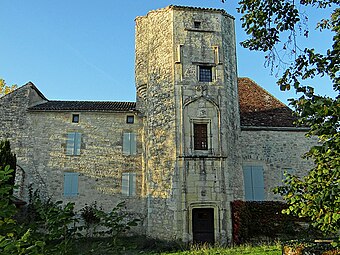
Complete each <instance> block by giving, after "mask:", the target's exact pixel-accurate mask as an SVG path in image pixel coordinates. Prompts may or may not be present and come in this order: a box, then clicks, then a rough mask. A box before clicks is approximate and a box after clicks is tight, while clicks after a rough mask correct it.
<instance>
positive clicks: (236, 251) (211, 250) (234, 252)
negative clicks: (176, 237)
mask: <svg viewBox="0 0 340 255" xmlns="http://www.w3.org/2000/svg"><path fill="white" fill-rule="evenodd" d="M161 254H162V255H215V254H223V255H229V254H230V255H241V254H242V255H243V254H252V255H281V247H280V245H279V244H277V245H259V246H250V245H247V246H238V247H232V248H223V247H192V248H191V249H190V250H187V251H178V252H170V253H161Z"/></svg>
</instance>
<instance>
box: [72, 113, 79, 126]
mask: <svg viewBox="0 0 340 255" xmlns="http://www.w3.org/2000/svg"><path fill="white" fill-rule="evenodd" d="M71 118H72V119H71V122H72V123H75V124H78V123H79V121H80V114H79V113H72V115H71Z"/></svg>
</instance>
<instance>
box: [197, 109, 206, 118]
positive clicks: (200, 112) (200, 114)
mask: <svg viewBox="0 0 340 255" xmlns="http://www.w3.org/2000/svg"><path fill="white" fill-rule="evenodd" d="M197 115H198V117H201V118H203V117H207V109H204V108H201V109H198V114H197Z"/></svg>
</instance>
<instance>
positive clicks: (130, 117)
mask: <svg viewBox="0 0 340 255" xmlns="http://www.w3.org/2000/svg"><path fill="white" fill-rule="evenodd" d="M134 122H135V116H126V123H128V124H133V123H134Z"/></svg>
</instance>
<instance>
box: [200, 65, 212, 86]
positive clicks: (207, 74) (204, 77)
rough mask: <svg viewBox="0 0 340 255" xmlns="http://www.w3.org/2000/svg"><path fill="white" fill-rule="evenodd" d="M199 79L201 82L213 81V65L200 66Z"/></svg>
mask: <svg viewBox="0 0 340 255" xmlns="http://www.w3.org/2000/svg"><path fill="white" fill-rule="evenodd" d="M198 69H199V74H198V80H199V81H201V82H212V67H211V66H199V67H198Z"/></svg>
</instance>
